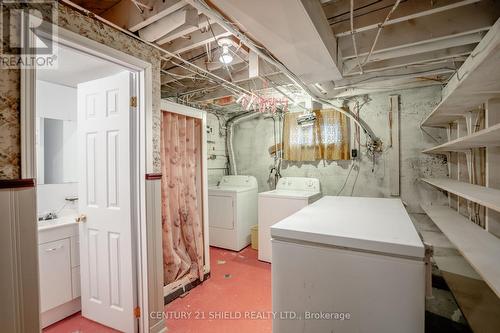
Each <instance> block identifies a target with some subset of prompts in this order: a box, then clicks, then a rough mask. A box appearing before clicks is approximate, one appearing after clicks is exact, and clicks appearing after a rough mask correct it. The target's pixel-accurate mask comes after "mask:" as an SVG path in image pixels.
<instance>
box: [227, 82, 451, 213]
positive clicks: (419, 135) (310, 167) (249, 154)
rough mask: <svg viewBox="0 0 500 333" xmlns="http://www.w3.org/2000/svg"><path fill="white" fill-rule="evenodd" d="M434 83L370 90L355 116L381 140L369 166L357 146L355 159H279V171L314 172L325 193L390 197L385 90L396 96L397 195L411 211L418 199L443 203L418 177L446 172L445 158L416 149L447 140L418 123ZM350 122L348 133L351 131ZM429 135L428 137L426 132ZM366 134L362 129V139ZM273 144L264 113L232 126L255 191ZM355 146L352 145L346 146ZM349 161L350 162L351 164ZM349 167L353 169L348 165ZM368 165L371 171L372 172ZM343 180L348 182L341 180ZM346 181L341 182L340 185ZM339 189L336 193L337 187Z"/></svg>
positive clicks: (264, 185)
mask: <svg viewBox="0 0 500 333" xmlns="http://www.w3.org/2000/svg"><path fill="white" fill-rule="evenodd" d="M440 92H441V88H440V87H439V86H432V87H425V88H415V89H408V90H401V91H391V92H387V93H376V94H371V95H369V102H368V103H367V104H365V105H364V106H363V107H362V108H361V110H360V116H361V117H362V118H363V119H364V120H365V121H366V122H367V123H368V124H369V125H370V126H371V127H372V129H373V131H374V132H375V134H376V135H377V136H379V137H380V138H381V139H382V141H383V143H384V146H383V152H382V153H381V154H380V155H379V156H378V157H377V159H376V161H375V164H374V165H373V162H372V159H371V158H369V157H368V156H367V155H366V148H365V147H363V146H362V147H361V149H360V155H358V156H360V157H359V158H358V160H355V161H353V160H349V161H316V162H302V163H297V162H289V161H283V165H282V169H281V174H282V176H297V177H316V178H319V179H320V181H321V186H322V191H323V194H324V195H338V194H340V195H353V196H372V197H389V196H390V184H389V170H390V167H389V166H390V159H389V149H388V147H387V145H388V141H389V140H388V138H389V133H390V129H389V125H388V124H389V121H388V113H389V111H390V100H389V98H390V95H394V94H399V95H400V110H401V111H400V115H401V116H400V117H401V125H400V147H401V148H400V149H401V155H400V159H401V171H400V173H401V178H400V182H401V198H402V200H403V201H404V202H405V203H406V204H407V205H408V208H409V210H410V211H411V212H422V210H421V209H420V206H419V205H420V203H430V202H432V203H434V204H438V203H442V204H445V203H446V202H447V199H446V196H445V195H443V194H442V193H440V192H439V191H436V190H435V189H433V188H431V187H430V186H427V185H424V184H422V183H421V182H420V181H419V178H421V177H427V176H431V175H432V177H440V176H443V177H444V176H446V175H447V167H446V161H445V159H444V158H443V157H441V156H434V155H427V154H422V153H421V151H422V150H424V149H426V148H428V147H432V146H435V145H436V140H437V141H438V142H444V141H445V140H446V133H445V131H444V130H441V129H427V128H426V129H425V131H426V132H427V133H428V134H427V133H426V132H424V131H422V130H421V129H420V122H421V121H422V119H424V118H425V116H426V115H427V114H428V113H429V112H431V110H432V109H433V107H434V106H435V105H436V104H437V103H439V101H440V98H441V94H440ZM353 129H354V125H351V136H353V135H354V130H353ZM430 135H431V136H432V137H434V139H433V138H431V136H430ZM364 143H365V135H364V133H361V144H362V145H363V144H364ZM272 144H274V140H273V122H272V120H271V119H263V117H260V118H256V119H253V120H249V121H245V122H242V123H240V124H239V125H237V126H235V130H234V147H235V158H236V162H237V167H238V172H239V174H242V175H243V174H248V175H253V176H255V177H256V178H257V180H258V184H259V191H267V190H269V189H270V185H269V183H268V175H269V170H270V168H271V166H272V165H273V158H272V157H271V156H270V155H269V153H268V148H269V147H270V146H271V145H272ZM354 147H355V145H354V144H351V148H354ZM352 163H355V164H354V166H352ZM351 167H352V170H351ZM372 168H373V171H372ZM346 179H347V181H346ZM344 183H345V186H344ZM342 187H343V190H342V191H341V192H340V190H341V189H342Z"/></svg>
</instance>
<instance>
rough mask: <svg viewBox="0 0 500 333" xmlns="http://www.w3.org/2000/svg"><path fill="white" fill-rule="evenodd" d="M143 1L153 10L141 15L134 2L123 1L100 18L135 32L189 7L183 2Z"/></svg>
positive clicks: (178, 0)
mask: <svg viewBox="0 0 500 333" xmlns="http://www.w3.org/2000/svg"><path fill="white" fill-rule="evenodd" d="M141 1H142V3H143V4H144V5H146V6H148V7H151V8H152V10H149V9H145V10H143V12H142V13H141V12H140V10H139V9H138V8H137V7H136V6H135V5H134V3H133V2H132V1H130V0H122V1H120V2H119V3H117V4H116V5H114V6H113V7H111V8H110V9H108V10H107V11H105V12H104V13H102V14H101V15H99V16H101V17H102V18H104V19H106V20H108V21H110V22H113V23H114V24H116V25H117V26H119V27H121V28H123V29H127V30H130V31H132V32H135V31H137V30H139V29H142V28H144V27H146V26H148V25H150V24H151V23H153V22H156V21H157V20H159V19H162V18H164V17H165V16H167V15H169V14H172V13H173V12H175V11H176V10H179V9H181V8H183V7H184V6H186V5H187V4H186V3H185V2H184V1H181V0H163V1H156V0H141Z"/></svg>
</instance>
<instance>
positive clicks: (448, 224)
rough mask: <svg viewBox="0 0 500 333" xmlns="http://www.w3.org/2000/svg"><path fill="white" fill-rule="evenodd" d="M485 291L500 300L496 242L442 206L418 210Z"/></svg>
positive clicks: (499, 249)
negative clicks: (483, 284)
mask: <svg viewBox="0 0 500 333" xmlns="http://www.w3.org/2000/svg"><path fill="white" fill-rule="evenodd" d="M422 209H423V210H424V211H425V213H426V214H427V215H428V216H429V217H430V218H431V219H432V220H433V221H434V223H435V224H436V225H437V226H438V228H439V229H441V231H442V232H443V233H444V234H445V235H446V236H447V237H448V239H449V240H450V241H451V242H452V243H453V244H454V245H455V246H456V248H457V249H458V251H460V253H461V254H462V256H463V257H464V258H465V259H466V260H467V261H468V262H469V263H470V264H471V266H472V267H474V269H475V270H476V271H477V273H478V274H479V275H481V277H482V278H483V279H484V281H485V282H486V283H487V284H488V285H489V287H490V288H491V289H492V290H493V291H494V292H495V293H496V294H497V296H499V297H500V265H499V264H498V255H499V253H500V239H499V238H497V237H496V236H494V235H492V234H490V233H489V232H488V231H486V230H484V229H482V228H481V227H479V226H478V225H476V224H474V223H473V222H471V221H469V220H467V219H466V218H465V217H463V216H462V215H460V214H459V213H457V212H456V211H454V210H453V209H451V208H449V207H446V206H422Z"/></svg>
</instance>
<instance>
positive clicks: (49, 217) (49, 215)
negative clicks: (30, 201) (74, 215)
mask: <svg viewBox="0 0 500 333" xmlns="http://www.w3.org/2000/svg"><path fill="white" fill-rule="evenodd" d="M55 219H57V214H56V213H55V212H49V213H46V214H43V215H42V216H39V217H38V221H48V220H55Z"/></svg>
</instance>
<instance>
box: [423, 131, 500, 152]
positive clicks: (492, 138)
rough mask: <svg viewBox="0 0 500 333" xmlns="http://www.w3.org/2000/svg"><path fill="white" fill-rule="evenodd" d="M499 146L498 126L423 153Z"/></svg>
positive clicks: (499, 132)
mask: <svg viewBox="0 0 500 333" xmlns="http://www.w3.org/2000/svg"><path fill="white" fill-rule="evenodd" d="M497 146H500V124H496V125H494V126H491V127H488V128H485V129H483V130H480V131H478V132H476V133H473V134H471V135H467V136H464V137H462V138H458V139H455V140H452V141H450V142H447V143H443V144H442V145H439V146H436V147H433V148H429V149H426V150H424V151H423V153H428V154H442V153H445V152H450V151H463V150H466V149H471V148H480V147H497Z"/></svg>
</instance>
